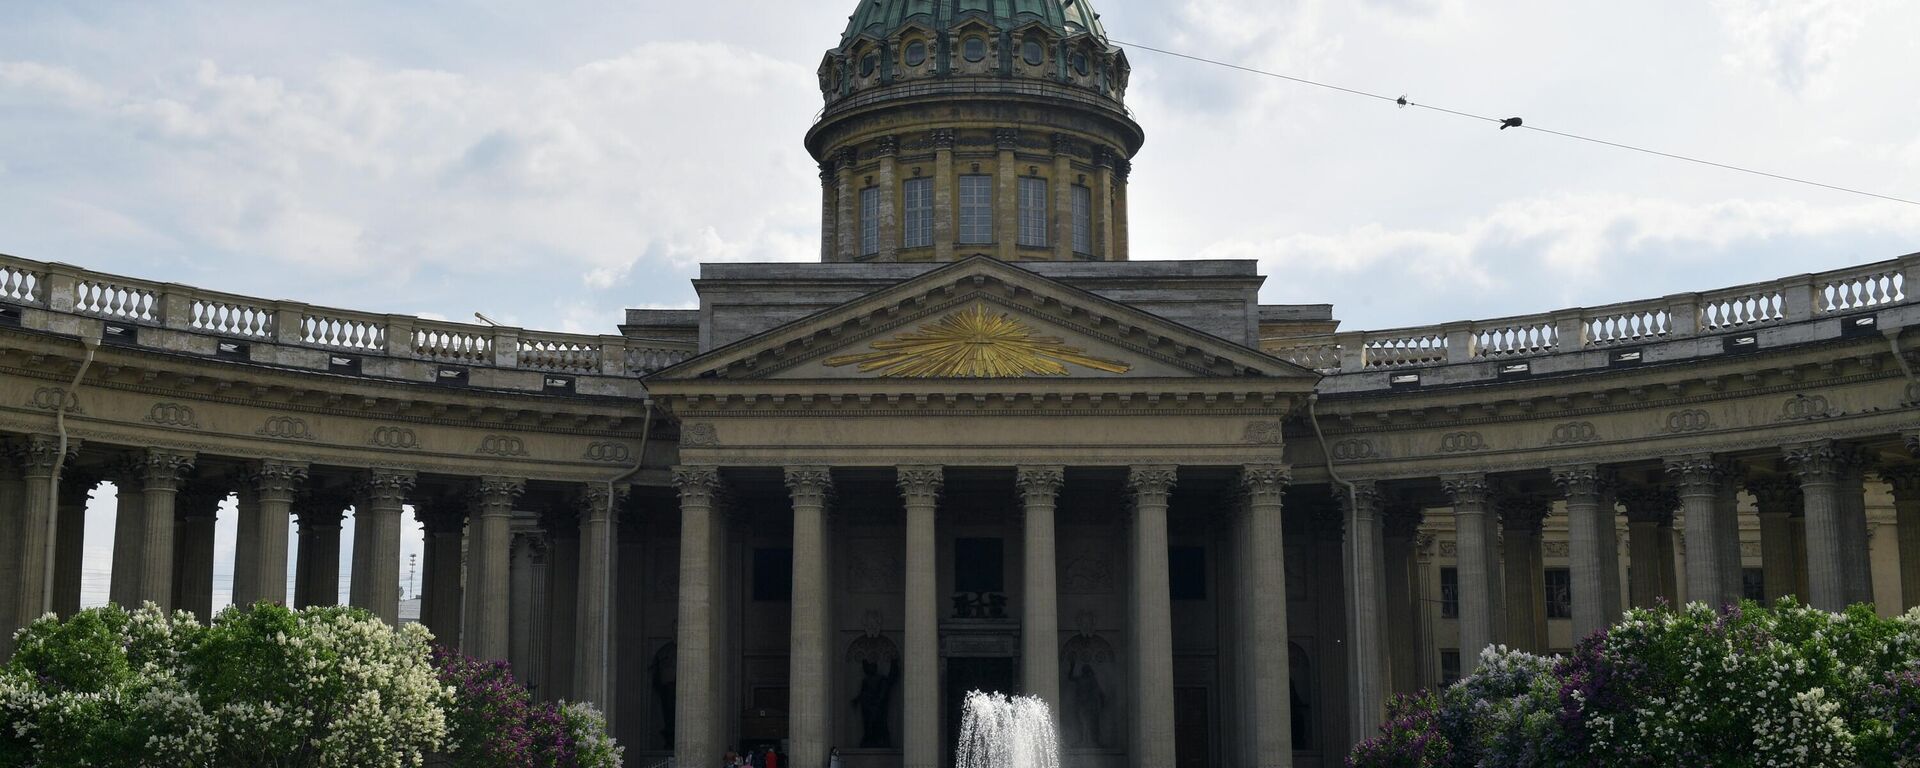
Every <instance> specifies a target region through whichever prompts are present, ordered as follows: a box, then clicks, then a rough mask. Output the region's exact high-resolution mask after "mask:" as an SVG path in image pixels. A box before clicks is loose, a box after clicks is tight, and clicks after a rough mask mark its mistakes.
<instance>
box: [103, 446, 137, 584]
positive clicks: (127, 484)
mask: <svg viewBox="0 0 1920 768" xmlns="http://www.w3.org/2000/svg"><path fill="white" fill-rule="evenodd" d="M140 466H141V461H140V458H139V455H138V454H132V455H128V456H124V457H122V458H121V459H120V460H118V461H116V462H114V464H113V466H112V467H110V468H109V469H108V471H107V479H108V480H110V481H112V482H113V487H114V491H115V494H114V495H115V501H114V515H113V576H112V585H111V586H110V587H109V588H108V594H107V599H108V600H109V601H111V602H113V603H114V604H116V605H119V606H121V607H123V608H138V607H140V567H141V561H142V559H143V558H142V556H141V554H140V545H141V543H142V542H143V541H144V540H145V537H146V533H145V532H144V530H143V529H144V528H145V527H146V523H147V502H146V495H145V494H143V493H142V492H141V491H140Z"/></svg>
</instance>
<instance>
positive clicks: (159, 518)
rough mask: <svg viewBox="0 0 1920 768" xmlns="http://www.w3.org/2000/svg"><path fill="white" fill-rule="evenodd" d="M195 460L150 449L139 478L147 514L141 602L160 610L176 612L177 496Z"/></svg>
mask: <svg viewBox="0 0 1920 768" xmlns="http://www.w3.org/2000/svg"><path fill="white" fill-rule="evenodd" d="M193 460H194V456H193V454H192V453H187V452H184V451H170V450H166V449H164V448H148V449H147V452H146V455H145V456H144V459H143V464H142V466H141V475H140V491H141V496H142V497H143V498H145V499H146V504H145V505H144V506H145V507H146V514H145V515H143V517H144V518H145V521H144V524H143V525H142V526H141V536H140V599H141V600H142V601H148V600H151V601H153V602H154V603H155V604H157V605H159V606H160V608H161V610H169V611H170V610H172V609H173V523H174V519H173V518H174V509H173V507H174V504H173V502H174V494H177V493H179V492H180V483H181V481H182V480H185V479H186V475H187V473H188V472H190V471H192V470H193Z"/></svg>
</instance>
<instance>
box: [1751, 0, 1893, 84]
mask: <svg viewBox="0 0 1920 768" xmlns="http://www.w3.org/2000/svg"><path fill="white" fill-rule="evenodd" d="M1885 5H1886V3H1885V2H1884V0H1714V2H1713V7H1714V9H1715V10H1716V11H1717V12H1719V14H1720V18H1721V23H1722V24H1723V25H1724V26H1725V27H1726V30H1727V33H1728V34H1729V35H1731V36H1732V38H1733V42H1734V45H1735V47H1734V50H1733V51H1732V52H1730V53H1729V54H1727V61H1728V63H1729V64H1731V65H1733V66H1734V67H1735V68H1738V69H1741V70H1746V71H1751V72H1754V73H1756V74H1758V75H1759V76H1761V77H1764V78H1767V79H1768V80H1770V81H1772V82H1773V83H1774V84H1775V85H1777V86H1779V87H1780V88H1782V89H1785V90H1787V91H1789V92H1796V93H1797V92H1800V91H1803V90H1806V89H1807V88H1809V87H1811V86H1813V85H1814V84H1816V83H1817V82H1818V81H1819V80H1820V78H1821V76H1822V75H1824V74H1826V72H1827V70H1828V69H1829V68H1830V67H1831V66H1832V65H1833V62H1834V59H1835V57H1836V56H1839V55H1843V54H1844V53H1845V52H1846V50H1847V47H1848V46H1849V45H1850V44H1852V43H1853V41H1854V40H1855V39H1857V38H1858V37H1859V36H1860V33H1861V31H1862V30H1863V29H1864V28H1865V27H1866V25H1867V22H1868V18H1869V17H1870V16H1872V15H1873V13H1874V12H1875V11H1876V10H1879V9H1880V8H1882V7H1884V6H1885Z"/></svg>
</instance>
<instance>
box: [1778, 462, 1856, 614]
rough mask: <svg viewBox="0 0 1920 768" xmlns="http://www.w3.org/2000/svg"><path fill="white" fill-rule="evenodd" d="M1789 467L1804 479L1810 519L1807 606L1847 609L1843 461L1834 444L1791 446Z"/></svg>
mask: <svg viewBox="0 0 1920 768" xmlns="http://www.w3.org/2000/svg"><path fill="white" fill-rule="evenodd" d="M1786 457H1787V465H1788V466H1789V467H1791V468H1792V469H1793V474H1794V477H1796V478H1798V479H1799V480H1800V494H1801V498H1802V500H1803V502H1802V503H1804V504H1805V505H1806V518H1807V523H1806V525H1807V535H1806V539H1807V593H1808V594H1807V604H1808V605H1811V606H1813V607H1815V608H1818V609H1820V610H1823V611H1840V610H1844V609H1845V608H1846V607H1847V598H1848V593H1847V574H1846V564H1845V563H1844V561H1845V560H1846V558H1847V557H1848V552H1847V551H1846V536H1845V533H1844V531H1843V528H1844V527H1845V526H1844V524H1843V523H1842V521H1841V519H1840V517H1841V514H1842V510H1841V505H1840V499H1839V477H1840V467H1839V464H1840V461H1841V457H1840V456H1839V453H1838V451H1837V450H1836V449H1835V446H1834V445H1833V442H1832V441H1828V440H1822V441H1820V442H1816V443H1806V444H1802V445H1794V446H1788V447H1787V449H1786Z"/></svg>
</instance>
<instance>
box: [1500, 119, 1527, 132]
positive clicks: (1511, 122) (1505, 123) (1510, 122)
mask: <svg viewBox="0 0 1920 768" xmlns="http://www.w3.org/2000/svg"><path fill="white" fill-rule="evenodd" d="M1525 124H1526V121H1524V120H1521V119H1520V118H1517V117H1509V118H1507V119H1505V120H1502V121H1500V130H1503V131H1504V130H1506V129H1508V128H1518V127H1520V126H1522V125H1525Z"/></svg>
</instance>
